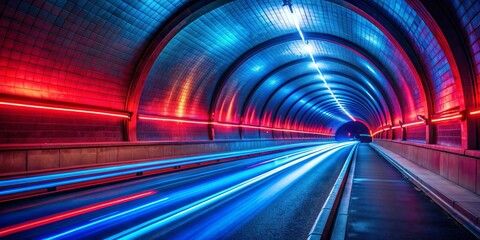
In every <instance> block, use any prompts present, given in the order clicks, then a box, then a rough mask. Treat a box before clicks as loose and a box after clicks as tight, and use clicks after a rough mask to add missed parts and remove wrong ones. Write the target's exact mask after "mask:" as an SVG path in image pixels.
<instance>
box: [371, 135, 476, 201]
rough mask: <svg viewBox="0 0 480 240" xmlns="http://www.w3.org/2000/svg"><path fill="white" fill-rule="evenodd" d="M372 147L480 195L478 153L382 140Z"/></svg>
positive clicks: (438, 146)
mask: <svg viewBox="0 0 480 240" xmlns="http://www.w3.org/2000/svg"><path fill="white" fill-rule="evenodd" d="M374 144H377V145H379V146H381V147H384V148H386V149H388V150H390V151H392V152H395V153H396V154H398V155H400V156H402V157H404V158H406V159H408V160H409V161H411V162H413V163H415V164H417V165H420V166H422V167H424V168H426V169H428V170H430V171H432V172H434V173H436V174H438V175H440V176H442V177H444V178H446V179H448V180H450V181H451V182H454V183H456V184H458V185H460V186H462V187H464V188H466V189H468V190H470V191H472V192H474V193H476V194H480V151H475V150H466V149H460V148H452V147H445V146H440V145H431V144H422V143H412V142H403V141H394V140H384V139H375V140H374Z"/></svg>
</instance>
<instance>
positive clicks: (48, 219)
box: [0, 191, 155, 237]
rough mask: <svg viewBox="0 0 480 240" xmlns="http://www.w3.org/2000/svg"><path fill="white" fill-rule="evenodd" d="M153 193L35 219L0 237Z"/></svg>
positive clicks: (14, 226)
mask: <svg viewBox="0 0 480 240" xmlns="http://www.w3.org/2000/svg"><path fill="white" fill-rule="evenodd" d="M154 193H155V191H148V192H144V193H139V194H135V195H132V196H129V197H124V198H119V199H116V200H111V201H106V202H103V203H99V204H94V205H90V206H87V207H83V208H79V209H75V210H71V211H67V212H63V213H58V214H54V215H51V216H48V217H44V218H39V219H35V220H32V221H28V222H24V223H21V224H17V225H13V226H9V227H6V228H3V229H0V237H1V236H5V235H9V234H13V233H16V232H20V231H25V230H28V229H31V228H35V227H39V226H43V225H45V224H49V223H53V222H58V221H60V220H63V219H66V218H70V217H74V216H78V215H81V214H84V213H88V212H93V211H96V210H99V209H102V208H107V207H111V206H113V205H117V204H120V203H124V202H129V201H132V200H135V199H138V198H142V197H146V196H149V195H152V194H154Z"/></svg>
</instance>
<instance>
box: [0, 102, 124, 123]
mask: <svg viewBox="0 0 480 240" xmlns="http://www.w3.org/2000/svg"><path fill="white" fill-rule="evenodd" d="M0 105H5V106H14V107H26V108H35V109H45V110H53V111H63V112H75V113H87V114H96V115H103V116H110V117H120V118H128V119H129V118H130V115H129V114H126V113H125V114H117V113H108V112H100V111H92V110H81V109H73V108H63V107H49V106H41V105H33V104H23V103H13V102H3V101H0Z"/></svg>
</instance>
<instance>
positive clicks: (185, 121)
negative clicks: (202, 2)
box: [138, 116, 335, 137]
mask: <svg viewBox="0 0 480 240" xmlns="http://www.w3.org/2000/svg"><path fill="white" fill-rule="evenodd" d="M138 119H143V120H151V121H166V122H177V123H192V124H202V125H209V124H211V125H214V126H222V127H241V128H248V129H259V130H267V131H281V132H293V133H306V134H316V135H324V136H331V137H333V136H335V134H329V133H319V132H310V131H301V130H294V129H284V128H274V127H262V126H252V125H245V124H236V123H222V122H210V121H201V120H185V119H176V118H165V117H147V116H138Z"/></svg>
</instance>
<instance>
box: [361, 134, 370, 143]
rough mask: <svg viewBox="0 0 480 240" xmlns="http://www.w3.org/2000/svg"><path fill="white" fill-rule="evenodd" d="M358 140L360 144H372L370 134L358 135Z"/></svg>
mask: <svg viewBox="0 0 480 240" xmlns="http://www.w3.org/2000/svg"><path fill="white" fill-rule="evenodd" d="M358 140H360V142H362V143H370V142H372V136H370V134H360V135H358Z"/></svg>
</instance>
